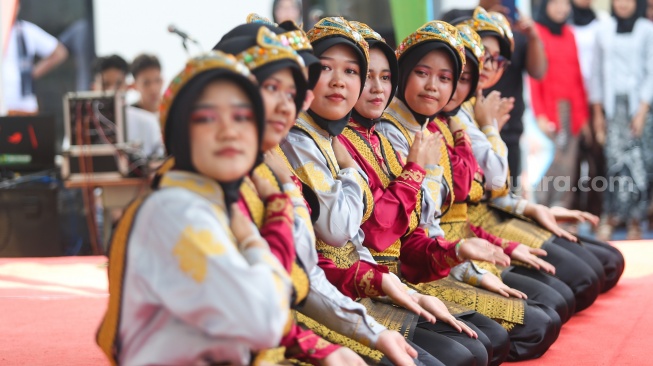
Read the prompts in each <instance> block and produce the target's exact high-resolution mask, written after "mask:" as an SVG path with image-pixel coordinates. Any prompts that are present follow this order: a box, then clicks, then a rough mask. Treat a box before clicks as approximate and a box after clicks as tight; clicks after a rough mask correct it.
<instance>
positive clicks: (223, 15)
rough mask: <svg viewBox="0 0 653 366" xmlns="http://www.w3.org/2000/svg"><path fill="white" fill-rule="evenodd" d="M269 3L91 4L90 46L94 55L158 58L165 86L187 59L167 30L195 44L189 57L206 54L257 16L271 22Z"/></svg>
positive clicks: (163, 0) (118, 0)
mask: <svg viewBox="0 0 653 366" xmlns="http://www.w3.org/2000/svg"><path fill="white" fill-rule="evenodd" d="M271 9H272V0H235V1H232V0H185V1H179V0H138V1H133V0H95V1H94V13H95V14H94V17H95V46H96V53H97V55H98V56H102V55H107V54H112V53H117V54H119V55H121V56H122V57H124V58H125V59H126V60H127V61H128V62H131V60H132V59H133V58H134V57H135V56H136V55H138V54H139V53H142V52H147V53H153V54H155V55H157V56H158V57H159V58H160V60H161V63H162V68H163V75H164V84H165V85H166V86H167V84H168V82H169V81H170V80H171V79H172V77H174V75H175V74H176V73H177V72H179V71H181V69H182V68H183V66H184V64H185V61H186V60H187V59H188V55H187V54H186V52H185V51H184V49H183V48H182V46H181V38H180V37H178V36H176V35H174V34H171V33H168V30H167V28H168V25H170V24H174V25H175V26H176V27H177V28H179V29H181V30H183V31H184V32H186V33H188V34H189V35H191V36H192V37H194V38H195V39H197V40H198V41H199V42H200V43H201V46H202V48H199V47H197V46H195V45H193V44H190V43H189V50H190V51H191V54H197V53H199V52H200V51H208V50H210V49H211V48H213V46H214V45H215V44H216V43H217V42H218V40H220V38H221V37H222V35H223V34H224V33H226V32H227V31H228V30H229V29H231V28H233V27H234V26H236V25H238V24H241V23H243V22H245V17H246V16H247V14H249V13H252V12H256V13H259V14H261V15H265V16H268V17H271Z"/></svg>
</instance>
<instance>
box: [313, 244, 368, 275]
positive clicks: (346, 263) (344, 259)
mask: <svg viewBox="0 0 653 366" xmlns="http://www.w3.org/2000/svg"><path fill="white" fill-rule="evenodd" d="M315 246H316V248H317V251H318V253H320V254H322V255H323V256H325V257H326V258H329V259H331V260H332V261H333V263H334V264H335V266H336V267H338V268H342V269H348V268H350V267H351V266H353V265H354V263H356V262H357V261H359V260H360V256H359V255H358V251H356V247H355V246H354V244H352V242H348V243H347V244H346V245H344V246H342V247H334V246H331V245H329V244H327V243H325V242H324V241H322V240H320V239H317V241H316V243H315Z"/></svg>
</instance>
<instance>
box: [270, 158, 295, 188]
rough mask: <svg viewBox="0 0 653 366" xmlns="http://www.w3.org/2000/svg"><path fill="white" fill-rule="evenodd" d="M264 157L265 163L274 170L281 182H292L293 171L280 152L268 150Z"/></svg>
mask: <svg viewBox="0 0 653 366" xmlns="http://www.w3.org/2000/svg"><path fill="white" fill-rule="evenodd" d="M263 159H264V161H265V164H267V165H268V167H270V170H272V171H273V172H274V174H275V175H276V176H277V178H279V180H280V181H281V184H287V183H292V182H293V181H292V176H293V173H292V172H291V171H290V169H289V168H288V165H286V162H285V161H283V158H282V157H281V156H279V154H278V153H277V152H276V151H274V150H270V151H267V152H266V153H265V154H264V155H263Z"/></svg>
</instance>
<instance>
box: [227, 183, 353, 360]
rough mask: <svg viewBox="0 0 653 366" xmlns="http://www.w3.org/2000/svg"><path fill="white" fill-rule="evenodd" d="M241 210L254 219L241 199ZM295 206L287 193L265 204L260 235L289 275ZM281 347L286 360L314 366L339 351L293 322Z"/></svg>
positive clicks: (271, 197) (283, 338)
mask: <svg viewBox="0 0 653 366" xmlns="http://www.w3.org/2000/svg"><path fill="white" fill-rule="evenodd" d="M238 206H239V208H240V209H241V210H242V212H243V213H245V215H247V216H248V217H249V218H250V219H252V215H251V213H250V211H249V207H248V206H247V203H246V201H245V199H243V197H242V196H241V197H240V199H239V200H238ZM293 221H294V218H293V205H292V201H291V200H290V197H288V196H287V195H286V194H284V193H276V194H272V195H270V196H269V197H268V198H267V199H266V200H265V221H264V222H263V224H262V225H261V227H260V229H259V232H260V234H261V236H262V237H263V238H264V239H265V240H266V241H267V242H268V245H269V247H270V251H271V252H272V254H274V256H275V257H277V259H278V260H279V262H281V264H282V265H283V266H284V268H285V269H286V271H287V272H288V273H290V272H291V269H292V265H293V262H294V261H295V256H296V254H295V250H294V246H290V245H288V244H287V243H288V242H293V231H292V230H293ZM279 345H280V346H284V347H286V350H287V353H286V357H293V358H297V359H302V360H306V361H308V362H310V363H312V364H314V365H319V360H321V359H324V358H326V357H327V356H328V355H330V354H331V353H333V352H334V351H336V350H338V349H339V348H340V346H339V345H337V344H332V343H331V342H328V341H326V340H324V339H322V338H321V337H320V336H318V335H317V334H315V333H313V331H312V330H310V329H309V330H304V329H302V328H301V327H300V326H299V325H297V323H295V322H294V321H293V322H292V324H291V325H290V329H289V330H288V333H286V334H284V336H283V337H282V338H281V342H280V343H279Z"/></svg>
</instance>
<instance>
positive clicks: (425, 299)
mask: <svg viewBox="0 0 653 366" xmlns="http://www.w3.org/2000/svg"><path fill="white" fill-rule="evenodd" d="M412 297H413V299H415V301H417V303H418V304H419V305H420V306H421V307H423V308H424V309H426V311H428V312H429V313H431V314H433V316H435V318H436V319H437V320H440V321H442V322H444V323H447V324H449V325H451V326H452V327H453V328H454V329H455V330H457V331H458V333H462V332H465V334H467V335H468V336H470V337H471V338H478V334H476V332H475V331H474V330H473V329H472V328H470V327H469V326H468V325H467V324H465V322H463V321H461V320H458V319H456V317H455V316H453V315H451V313H450V312H449V310H448V309H447V306H446V305H445V304H444V303H443V302H442V301H440V299H438V298H437V297H435V296H428V295H422V294H420V293H415V294H413V295H412Z"/></svg>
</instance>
